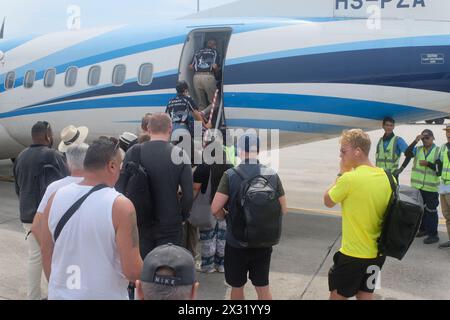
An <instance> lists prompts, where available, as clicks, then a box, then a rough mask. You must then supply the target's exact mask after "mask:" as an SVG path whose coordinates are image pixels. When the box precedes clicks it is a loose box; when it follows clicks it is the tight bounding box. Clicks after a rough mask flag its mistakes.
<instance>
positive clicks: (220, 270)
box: [216, 266, 225, 273]
mask: <svg viewBox="0 0 450 320" xmlns="http://www.w3.org/2000/svg"><path fill="white" fill-rule="evenodd" d="M216 270H217V272H219V273H224V272H225V267H224V266H218V267H216Z"/></svg>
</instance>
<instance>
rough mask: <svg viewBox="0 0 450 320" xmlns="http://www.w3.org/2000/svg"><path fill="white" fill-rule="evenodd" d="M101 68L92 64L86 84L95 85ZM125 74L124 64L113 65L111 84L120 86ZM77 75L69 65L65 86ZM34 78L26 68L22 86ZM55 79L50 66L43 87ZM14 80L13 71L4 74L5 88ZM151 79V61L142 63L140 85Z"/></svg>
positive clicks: (49, 85)
mask: <svg viewBox="0 0 450 320" xmlns="http://www.w3.org/2000/svg"><path fill="white" fill-rule="evenodd" d="M101 72H102V69H101V67H100V66H92V67H91V68H90V69H89V72H88V77H87V84H88V85H89V86H91V87H93V86H96V85H98V84H99V83H100V75H101ZM126 74H127V67H126V66H125V65H124V64H118V65H116V66H115V67H114V69H113V73H112V80H111V82H112V84H113V85H114V86H121V85H123V84H124V83H125V80H126ZM77 77H78V68H77V67H69V68H67V70H66V73H65V79H64V83H65V85H66V87H73V86H74V85H75V84H76V82H77ZM35 79H36V71H35V70H28V71H27V72H26V73H25V77H24V79H23V86H24V88H27V89H30V88H32V87H33V84H34V81H35ZM55 79H56V69H54V68H51V69H48V70H47V71H45V74H44V87H46V88H51V87H53V85H54V84H55ZM15 81H16V73H15V72H14V71H10V72H8V73H7V74H6V78H5V89H6V90H9V89H12V88H14V85H15ZM152 81H153V64H151V63H143V64H142V65H141V66H140V67H139V72H138V83H139V85H141V86H148V85H150V84H151V83H152Z"/></svg>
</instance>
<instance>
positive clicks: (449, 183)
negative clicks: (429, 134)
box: [438, 124, 450, 249]
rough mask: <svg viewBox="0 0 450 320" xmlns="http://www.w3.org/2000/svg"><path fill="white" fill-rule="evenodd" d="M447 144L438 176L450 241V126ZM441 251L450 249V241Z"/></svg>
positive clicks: (447, 130) (443, 151)
mask: <svg viewBox="0 0 450 320" xmlns="http://www.w3.org/2000/svg"><path fill="white" fill-rule="evenodd" d="M444 130H445V134H446V136H447V143H446V144H444V145H443V146H442V147H441V150H440V157H439V160H438V174H440V176H441V185H440V186H439V193H440V196H441V208H442V214H443V215H444V218H445V221H446V225H447V233H448V238H449V239H450V124H447V126H446V127H445V129H444ZM439 248H441V249H448V248H450V240H449V241H447V242H444V243H441V244H440V245H439Z"/></svg>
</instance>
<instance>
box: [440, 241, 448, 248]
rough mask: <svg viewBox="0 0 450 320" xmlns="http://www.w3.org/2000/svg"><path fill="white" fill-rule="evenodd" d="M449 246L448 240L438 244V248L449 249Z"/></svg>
mask: <svg viewBox="0 0 450 320" xmlns="http://www.w3.org/2000/svg"><path fill="white" fill-rule="evenodd" d="M449 248H450V240H449V241H447V242H444V243H441V244H440V245H439V249H449Z"/></svg>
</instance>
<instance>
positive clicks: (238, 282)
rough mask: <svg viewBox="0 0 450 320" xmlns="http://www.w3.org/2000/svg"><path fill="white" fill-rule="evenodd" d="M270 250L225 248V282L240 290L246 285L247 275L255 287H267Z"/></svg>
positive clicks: (227, 245) (227, 246)
mask: <svg viewBox="0 0 450 320" xmlns="http://www.w3.org/2000/svg"><path fill="white" fill-rule="evenodd" d="M271 257H272V248H252V249H238V248H234V247H232V246H230V245H229V244H228V243H227V244H226V246H225V265H224V266H225V280H226V281H227V283H228V284H229V285H230V286H232V287H234V288H240V287H242V286H244V285H245V284H246V283H247V274H248V277H249V279H250V280H251V281H252V284H253V285H254V286H255V287H265V286H267V285H269V269H270V258H271Z"/></svg>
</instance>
